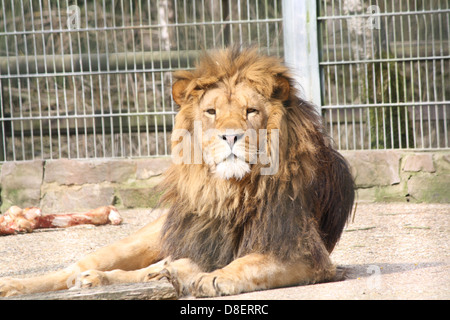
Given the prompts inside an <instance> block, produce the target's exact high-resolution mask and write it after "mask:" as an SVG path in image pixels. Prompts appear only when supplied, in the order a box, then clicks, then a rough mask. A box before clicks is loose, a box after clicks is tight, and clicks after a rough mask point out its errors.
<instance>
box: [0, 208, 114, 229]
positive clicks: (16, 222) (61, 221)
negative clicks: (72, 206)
mask: <svg viewBox="0 0 450 320" xmlns="http://www.w3.org/2000/svg"><path fill="white" fill-rule="evenodd" d="M120 223H122V217H121V216H120V214H119V211H118V210H117V209H116V208H115V207H114V206H104V207H99V208H97V209H94V210H90V211H88V212H85V213H63V214H46V215H43V214H42V212H41V209H39V208H36V207H29V208H25V209H21V208H19V207H17V206H12V207H11V208H9V209H8V211H6V212H5V214H4V215H0V235H11V234H16V233H21V232H32V231H33V230H35V229H43V228H66V227H71V226H76V225H80V224H92V225H103V224H113V225H118V224H120Z"/></svg>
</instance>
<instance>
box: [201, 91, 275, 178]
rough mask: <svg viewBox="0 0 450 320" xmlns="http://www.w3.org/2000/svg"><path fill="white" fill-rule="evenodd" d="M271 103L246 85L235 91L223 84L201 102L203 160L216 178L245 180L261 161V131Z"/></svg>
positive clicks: (265, 122)
mask: <svg viewBox="0 0 450 320" xmlns="http://www.w3.org/2000/svg"><path fill="white" fill-rule="evenodd" d="M266 105H267V101H266V99H264V97H263V96H261V95H260V94H258V93H257V92H256V91H255V90H253V89H252V88H251V87H250V86H249V85H247V84H246V83H240V84H238V85H236V86H235V87H234V88H233V90H230V89H229V88H227V87H226V86H225V85H224V84H222V83H219V84H218V85H217V87H215V88H212V89H209V90H207V91H206V93H205V94H204V95H203V97H202V98H201V99H200V101H199V103H198V106H197V108H196V113H195V119H196V121H199V122H201V128H202V130H201V132H199V133H198V134H201V137H198V138H199V141H201V144H202V150H203V160H204V162H205V163H206V164H207V165H208V166H209V167H210V169H211V171H212V172H213V173H215V175H216V176H218V177H220V178H223V179H229V178H236V179H241V178H243V177H244V176H245V175H246V174H247V173H249V172H250V171H251V166H252V165H253V164H255V163H256V162H257V161H258V141H259V133H260V129H264V128H266V124H267V106H266Z"/></svg>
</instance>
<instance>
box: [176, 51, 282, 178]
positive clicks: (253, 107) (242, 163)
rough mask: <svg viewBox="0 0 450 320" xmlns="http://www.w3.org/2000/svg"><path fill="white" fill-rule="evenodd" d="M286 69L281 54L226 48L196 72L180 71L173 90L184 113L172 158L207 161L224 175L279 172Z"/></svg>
mask: <svg viewBox="0 0 450 320" xmlns="http://www.w3.org/2000/svg"><path fill="white" fill-rule="evenodd" d="M286 72H287V69H286V68H285V67H284V66H282V65H280V62H279V61H278V60H277V59H276V58H269V57H266V58H263V59H261V58H260V57H259V55H258V54H257V52H256V51H255V50H250V51H247V52H246V53H245V54H237V52H236V53H233V52H230V51H221V52H218V53H216V54H212V55H210V56H206V57H204V58H203V59H202V60H201V61H200V63H199V65H198V66H197V68H196V69H195V70H193V71H179V72H177V73H176V74H175V77H176V79H177V81H176V82H175V83H174V84H173V86H172V95H173V98H174V101H175V102H176V103H177V104H178V105H179V106H180V112H179V113H178V114H177V116H176V121H175V130H174V132H175V134H174V133H172V157H174V156H175V157H179V158H180V155H181V157H182V158H183V161H182V162H176V163H185V164H186V163H194V164H202V165H205V166H207V167H208V168H209V171H210V172H211V173H213V174H214V176H216V177H219V178H222V179H231V178H234V179H238V180H239V179H242V178H243V177H245V176H246V175H247V174H249V173H250V172H254V173H256V174H261V175H272V174H275V173H276V172H277V171H278V163H279V162H278V160H279V159H278V150H279V149H278V143H279V142H280V144H282V145H283V146H285V143H284V141H283V139H282V138H280V140H278V138H279V137H282V136H286V134H285V132H286V127H287V126H286V122H285V117H284V114H285V111H286V110H285V108H284V102H285V101H287V100H288V99H289V96H290V92H291V87H290V83H289V80H288V78H287V77H286V76H285V74H286ZM176 130H178V132H176ZM278 131H279V132H278ZM283 132H284V134H283ZM278 133H280V135H279V134H278ZM186 135H189V138H188V139H185V136H186ZM181 141H183V142H182V143H181ZM186 141H188V142H189V143H186ZM192 142H193V143H192ZM187 145H189V146H192V148H190V147H188V146H187ZM280 150H284V149H283V148H282V147H281V145H280ZM192 160H193V161H192ZM187 161H188V162H187Z"/></svg>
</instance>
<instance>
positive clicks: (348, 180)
mask: <svg viewBox="0 0 450 320" xmlns="http://www.w3.org/2000/svg"><path fill="white" fill-rule="evenodd" d="M329 155H330V158H329V159H327V160H328V161H326V162H325V163H324V166H323V169H324V170H323V171H322V172H321V173H322V174H323V176H322V179H319V181H320V182H319V184H320V185H319V186H317V187H318V188H317V189H316V192H317V193H316V195H317V196H318V199H316V200H317V202H316V204H317V206H318V207H317V208H316V210H317V211H316V217H317V220H318V224H319V229H320V232H321V235H322V238H323V241H324V243H325V246H326V248H327V250H328V252H330V253H331V251H333V249H334V246H335V245H336V243H337V242H338V240H339V238H340V237H341V234H342V231H343V229H344V226H345V224H346V222H347V220H348V218H349V217H350V214H351V211H352V207H353V202H354V199H355V186H354V181H353V178H352V175H351V173H350V169H349V166H348V164H347V161H346V160H345V159H344V157H343V156H342V155H341V154H339V153H338V152H337V151H335V150H332V149H330V154H329ZM321 169H322V168H321Z"/></svg>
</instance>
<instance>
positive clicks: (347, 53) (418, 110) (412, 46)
mask: <svg viewBox="0 0 450 320" xmlns="http://www.w3.org/2000/svg"><path fill="white" fill-rule="evenodd" d="M318 2H319V10H318V17H317V20H318V25H319V30H320V34H319V42H320V44H321V48H320V52H321V59H320V62H319V65H320V75H321V80H322V110H323V115H324V121H325V122H326V124H327V128H328V130H329V132H330V133H331V135H332V137H333V138H334V140H335V142H336V144H337V145H338V147H339V148H340V149H350V150H354V149H392V148H407V149H441V148H449V131H450V84H449V83H450V41H449V33H450V18H449V16H450V2H449V1H448V0H434V1H418V0H407V1H386V0H384V1H381V0H380V1H361V0H346V1H338V0H336V1H335V0H320V1H318Z"/></svg>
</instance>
